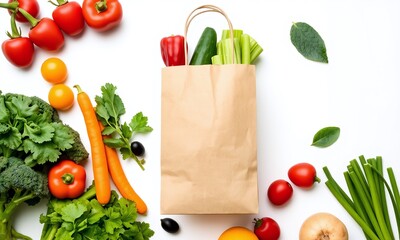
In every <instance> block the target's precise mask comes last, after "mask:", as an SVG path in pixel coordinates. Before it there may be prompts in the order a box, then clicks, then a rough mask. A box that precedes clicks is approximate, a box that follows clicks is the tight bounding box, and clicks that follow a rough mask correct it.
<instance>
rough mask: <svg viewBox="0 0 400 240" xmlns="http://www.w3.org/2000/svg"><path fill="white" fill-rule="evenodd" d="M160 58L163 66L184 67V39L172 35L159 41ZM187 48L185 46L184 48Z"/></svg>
mask: <svg viewBox="0 0 400 240" xmlns="http://www.w3.org/2000/svg"><path fill="white" fill-rule="evenodd" d="M160 45H161V56H162V59H163V61H164V63H165V66H167V67H169V66H179V65H185V47H184V46H185V38H184V37H183V36H181V35H172V36H169V37H165V38H163V39H161V43H160ZM186 47H187V46H186Z"/></svg>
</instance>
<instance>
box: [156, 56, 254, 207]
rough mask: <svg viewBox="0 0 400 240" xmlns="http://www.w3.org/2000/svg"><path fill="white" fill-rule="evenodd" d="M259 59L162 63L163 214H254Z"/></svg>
mask: <svg viewBox="0 0 400 240" xmlns="http://www.w3.org/2000/svg"><path fill="white" fill-rule="evenodd" d="M255 72H256V71H255V66H254V65H245V64H228V65H197V66H189V65H184V66H174V67H165V68H163V69H162V94H161V95H162V96H161V97H162V98H161V202H160V204H161V214H257V213H258V183H257V140H256V119H257V117H256V74H255Z"/></svg>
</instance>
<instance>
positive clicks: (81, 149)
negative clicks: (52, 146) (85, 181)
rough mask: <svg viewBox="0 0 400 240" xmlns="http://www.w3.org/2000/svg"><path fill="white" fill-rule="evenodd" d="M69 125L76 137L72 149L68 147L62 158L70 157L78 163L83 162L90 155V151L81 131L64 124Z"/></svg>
mask: <svg viewBox="0 0 400 240" xmlns="http://www.w3.org/2000/svg"><path fill="white" fill-rule="evenodd" d="M64 125H65V126H67V127H68V128H69V129H70V131H71V134H72V136H73V138H74V143H73V144H72V147H71V148H70V149H66V150H65V151H64V152H63V153H62V156H61V157H60V159H70V160H73V161H75V162H76V163H81V162H83V161H85V160H87V159H88V157H89V152H88V151H87V150H86V148H85V146H84V145H83V143H82V140H81V137H80V135H79V133H78V132H77V131H76V130H75V129H73V128H71V127H70V126H68V125H66V124H64Z"/></svg>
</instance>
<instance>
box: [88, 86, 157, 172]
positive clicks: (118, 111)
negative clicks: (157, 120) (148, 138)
mask: <svg viewBox="0 0 400 240" xmlns="http://www.w3.org/2000/svg"><path fill="white" fill-rule="evenodd" d="M116 90H117V87H116V86H114V85H112V84H111V83H106V84H105V85H104V86H102V87H101V92H102V95H101V96H96V98H95V101H96V103H97V105H96V114H97V118H98V120H99V121H101V122H102V124H103V125H104V127H105V128H104V130H103V132H102V134H103V135H107V136H112V137H110V138H107V139H104V143H105V144H106V145H107V146H109V147H112V148H119V150H120V152H121V154H122V157H123V159H128V158H133V159H134V160H135V161H136V162H137V164H138V165H139V166H140V168H141V169H142V170H144V166H143V163H144V159H142V160H139V159H138V157H137V156H136V155H135V154H134V153H133V152H132V150H131V147H130V143H131V141H132V139H133V137H134V135H135V134H139V133H149V132H151V131H153V128H151V127H150V126H148V118H147V117H146V116H144V115H143V113H142V112H139V113H137V114H136V115H135V116H133V117H132V119H131V121H130V122H129V123H126V122H123V123H122V121H121V117H122V116H123V115H124V114H125V106H124V103H123V102H122V99H121V98H120V96H119V95H118V94H116Z"/></svg>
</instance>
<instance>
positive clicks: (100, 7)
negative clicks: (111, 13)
mask: <svg viewBox="0 0 400 240" xmlns="http://www.w3.org/2000/svg"><path fill="white" fill-rule="evenodd" d="M96 10H97V12H98V13H101V12H104V11H106V10H107V0H100V1H98V2H96Z"/></svg>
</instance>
